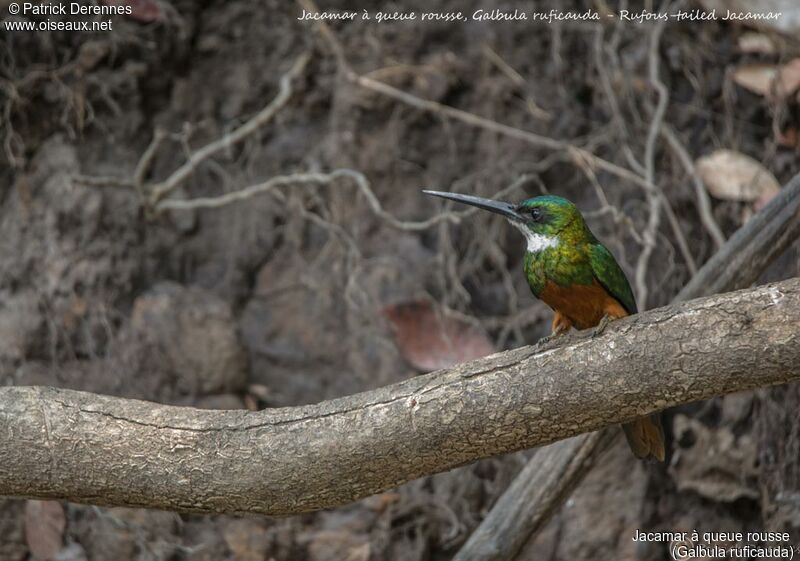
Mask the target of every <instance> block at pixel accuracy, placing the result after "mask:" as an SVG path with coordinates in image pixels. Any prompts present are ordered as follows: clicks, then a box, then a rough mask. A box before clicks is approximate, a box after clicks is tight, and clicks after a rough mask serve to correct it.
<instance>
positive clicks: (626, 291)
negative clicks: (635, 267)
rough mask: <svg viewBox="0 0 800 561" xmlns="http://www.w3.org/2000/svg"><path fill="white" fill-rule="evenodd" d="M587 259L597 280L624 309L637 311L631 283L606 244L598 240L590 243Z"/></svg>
mask: <svg viewBox="0 0 800 561" xmlns="http://www.w3.org/2000/svg"><path fill="white" fill-rule="evenodd" d="M589 261H590V262H591V264H592V273H593V274H594V277H595V278H596V279H597V281H598V282H599V283H600V284H602V285H603V287H604V288H605V289H606V290H608V292H609V293H610V294H611V296H613V297H614V298H616V299H617V300H618V301H619V303H620V304H622V307H623V308H625V311H627V312H628V313H629V314H635V313H636V312H637V309H636V300H635V299H634V297H633V291H632V290H631V285H630V284H629V283H628V278H627V277H626V276H625V273H623V272H622V269H621V268H620V266H619V264H618V263H617V260H616V259H614V256H613V255H611V252H610V251H608V249H607V248H606V246H604V245H603V244H601V243H599V242H598V243H595V244H592V245H591V249H590V250H589Z"/></svg>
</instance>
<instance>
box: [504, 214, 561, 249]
mask: <svg viewBox="0 0 800 561" xmlns="http://www.w3.org/2000/svg"><path fill="white" fill-rule="evenodd" d="M509 222H511V225H512V226H514V227H515V228H516V229H517V230H519V231H520V232H522V235H524V236H525V239H526V240H527V242H528V253H539V252H540V251H543V250H545V249H547V248H548V247H558V238H557V237H556V236H544V235H542V234H537V233H536V232H531V231H530V230H529V229H528V228H526V227H525V225H524V224H520V223H519V222H516V221H514V220H509Z"/></svg>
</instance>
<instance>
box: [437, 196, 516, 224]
mask: <svg viewBox="0 0 800 561" xmlns="http://www.w3.org/2000/svg"><path fill="white" fill-rule="evenodd" d="M422 192H423V193H425V194H426V195H433V196H434V197H441V198H442V199H450V200H451V201H456V202H457V203H464V204H466V205H472V206H476V207H478V208H482V209H483V210H488V211H490V212H494V213H497V214H500V215H502V216H505V217H506V218H510V219H512V220H522V217H521V216H520V215H519V213H518V212H517V210H516V208H515V206H514V205H512V204H511V203H506V202H503V201H493V200H492V199H484V198H481V197H473V196H472V195H461V194H459V193H445V192H443V191H428V190H425V189H423V190H422Z"/></svg>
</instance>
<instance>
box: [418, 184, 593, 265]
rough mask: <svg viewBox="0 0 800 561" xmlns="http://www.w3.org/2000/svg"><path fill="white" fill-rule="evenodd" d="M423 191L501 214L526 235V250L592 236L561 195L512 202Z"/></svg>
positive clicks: (535, 249)
mask: <svg viewBox="0 0 800 561" xmlns="http://www.w3.org/2000/svg"><path fill="white" fill-rule="evenodd" d="M423 193H426V194H428V195H434V196H436V197H442V198H444V199H450V200H453V201H457V202H460V203H465V204H468V205H472V206H475V207H478V208H482V209H484V210H488V211H491V212H494V213H497V214H500V215H501V216H504V217H505V218H506V219H507V220H508V221H509V222H510V223H511V225H512V226H514V227H515V228H517V229H518V230H520V231H521V232H522V233H523V234H524V235H525V238H526V239H527V241H528V251H530V252H533V253H535V252H538V251H541V250H543V249H546V248H548V247H556V246H558V244H559V243H560V242H561V241H564V240H565V238H566V239H568V241H570V242H577V241H583V239H585V238H587V237H591V236H592V234H591V232H589V229H588V228H587V227H586V223H585V222H584V220H583V216H581V213H580V211H579V210H578V208H577V207H576V206H575V205H574V204H572V203H571V202H570V201H568V200H567V199H565V198H563V197H557V196H555V195H542V196H540V197H533V198H531V199H526V200H524V201H522V202H521V203H519V204H513V203H506V202H503V201H493V200H491V199H483V198H481V197H473V196H471V195H461V194H458V193H443V192H440V191H423Z"/></svg>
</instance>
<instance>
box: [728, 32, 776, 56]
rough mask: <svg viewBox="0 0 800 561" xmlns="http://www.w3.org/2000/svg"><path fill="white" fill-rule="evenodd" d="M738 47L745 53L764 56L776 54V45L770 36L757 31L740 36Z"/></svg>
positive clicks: (737, 42)
mask: <svg viewBox="0 0 800 561" xmlns="http://www.w3.org/2000/svg"><path fill="white" fill-rule="evenodd" d="M736 46H737V47H739V50H740V51H741V52H743V53H758V54H763V55H769V54H773V53H774V52H775V43H774V42H773V41H772V38H771V37H770V36H769V35H766V34H764V33H759V32H757V31H746V32H744V33H742V34H741V35H739V39H738V40H737V41H736Z"/></svg>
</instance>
